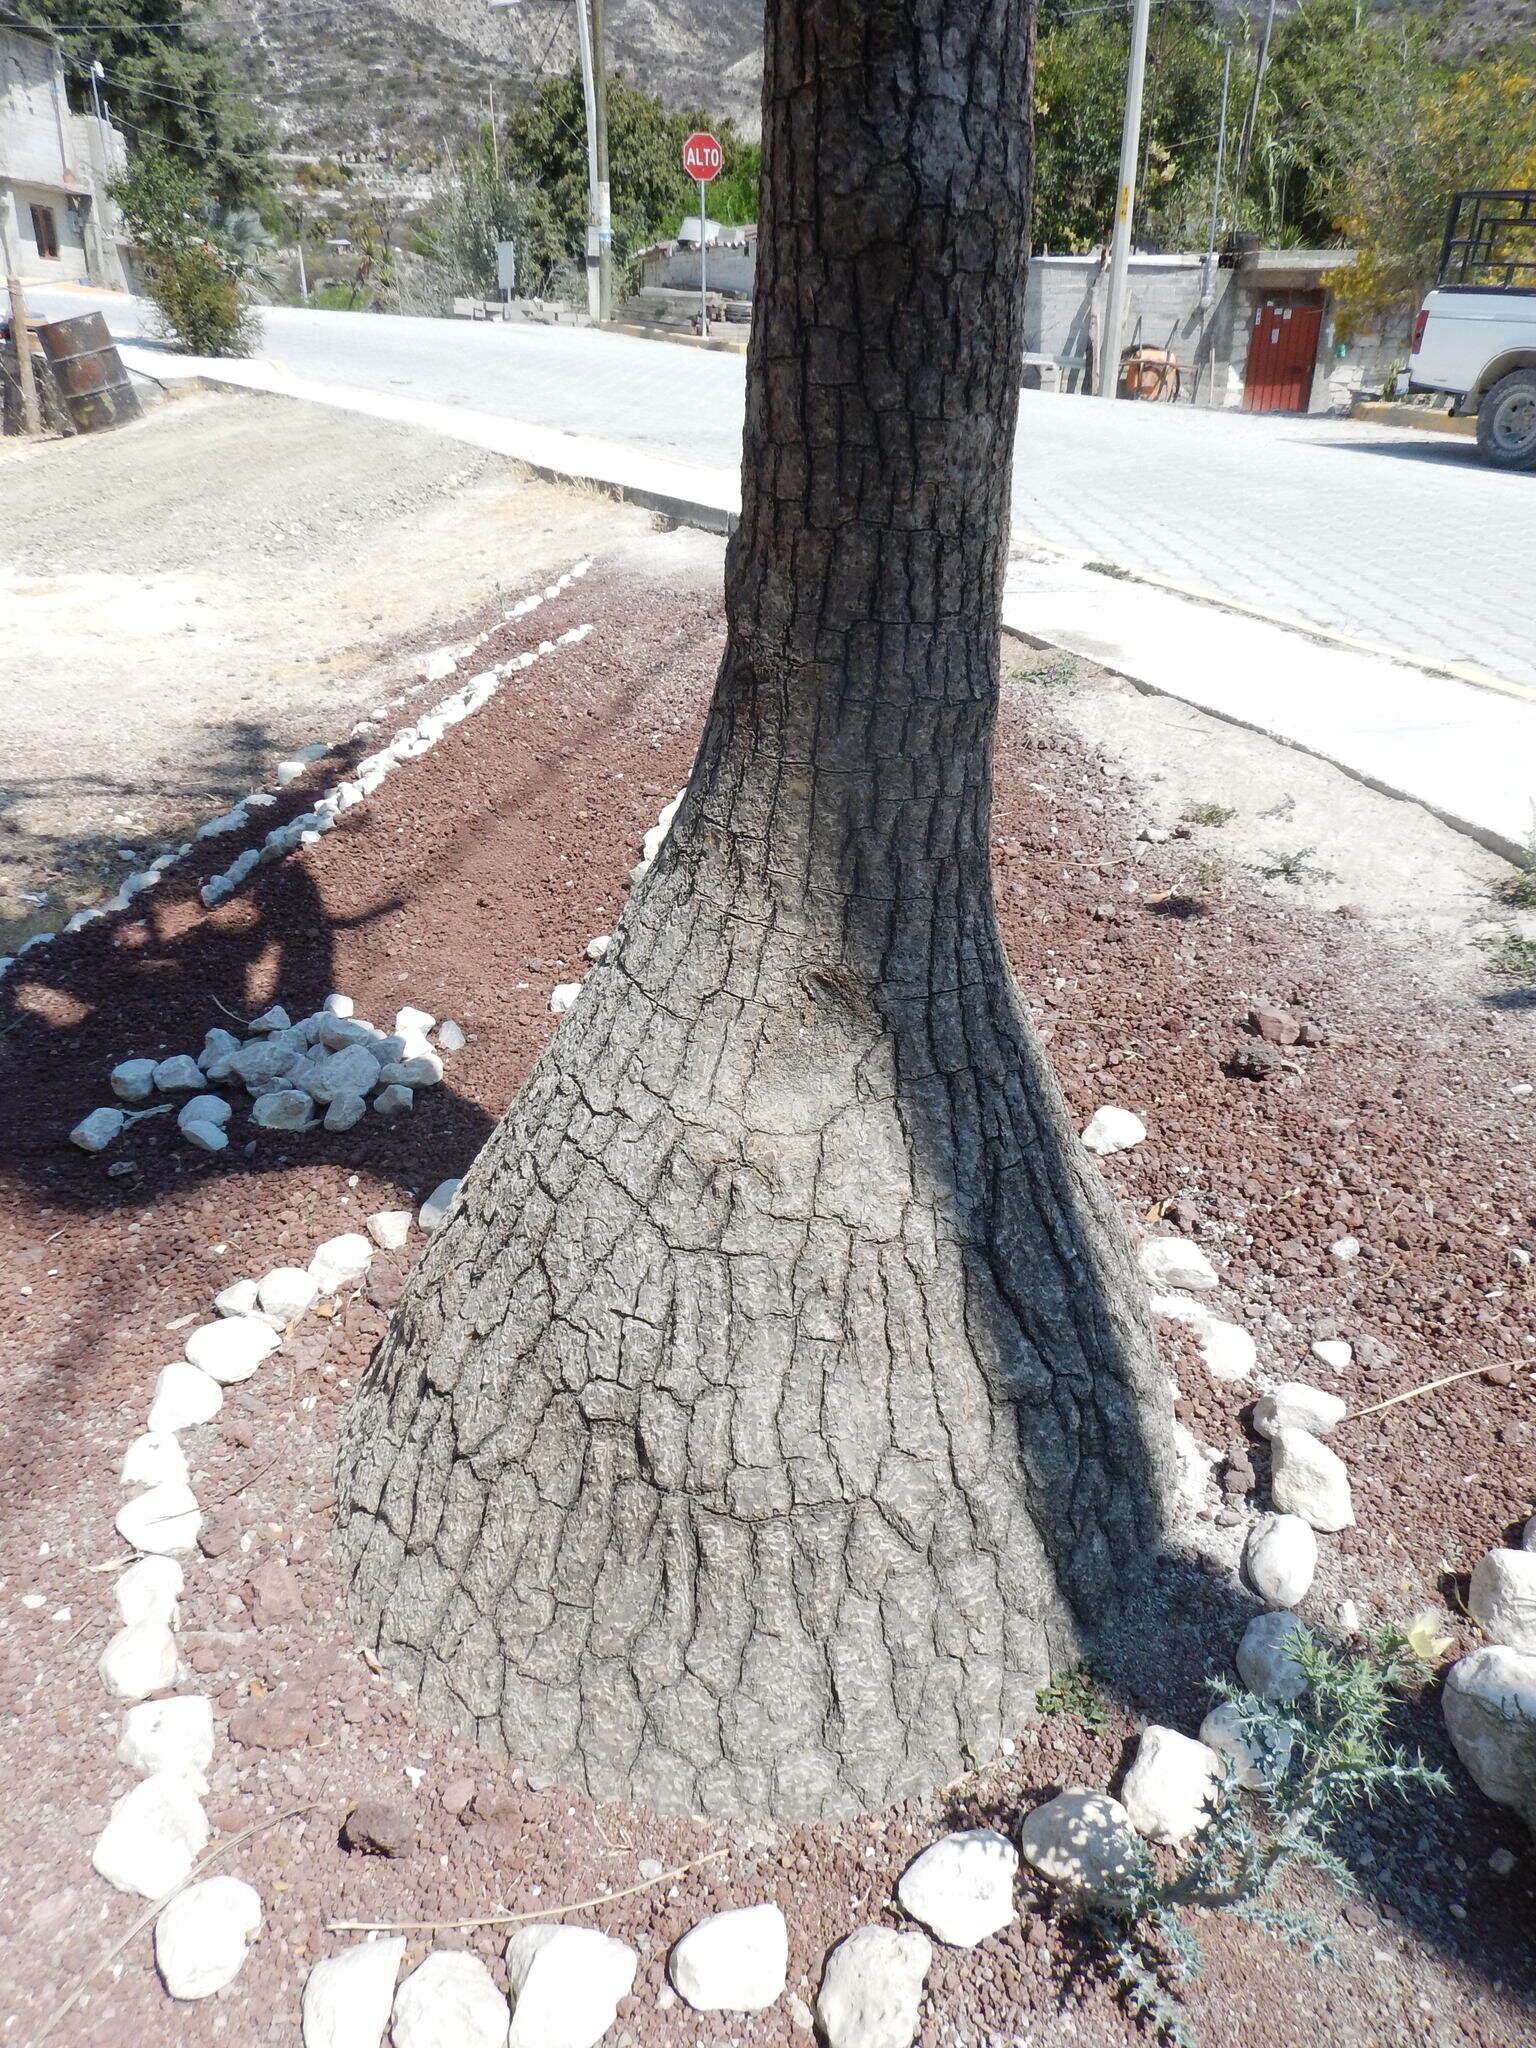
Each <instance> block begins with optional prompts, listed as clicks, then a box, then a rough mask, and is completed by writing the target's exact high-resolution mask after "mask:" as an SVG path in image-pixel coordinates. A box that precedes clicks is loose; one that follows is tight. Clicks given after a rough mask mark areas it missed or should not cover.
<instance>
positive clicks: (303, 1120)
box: [251, 1088, 315, 1131]
mask: <svg viewBox="0 0 1536 2048" xmlns="http://www.w3.org/2000/svg"><path fill="white" fill-rule="evenodd" d="M314 1120H315V1104H314V1098H313V1097H312V1096H309V1095H306V1094H305V1093H304V1092H303V1091H302V1090H301V1089H298V1088H275V1089H273V1090H271V1091H270V1093H268V1094H266V1095H258V1096H257V1098H256V1101H255V1103H254V1105H253V1106H252V1109H251V1122H252V1123H253V1124H259V1125H260V1126H261V1128H262V1129H263V1130H264V1131H305V1130H308V1128H309V1126H310V1125H311V1124H312V1123H313V1122H314Z"/></svg>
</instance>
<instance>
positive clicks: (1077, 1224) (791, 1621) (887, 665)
mask: <svg viewBox="0 0 1536 2048" xmlns="http://www.w3.org/2000/svg"><path fill="white" fill-rule="evenodd" d="M768 16H769V19H768V42H767V57H766V75H765V86H764V144H765V147H764V161H765V192H764V199H765V205H764V208H763V221H762V227H763V240H762V245H761V249H760V258H759V268H758V302H757V307H756V321H755V326H754V333H753V340H752V355H751V359H750V362H749V373H748V393H749V396H748V413H747V432H746V447H745V463H744V491H743V513H742V523H741V529H740V532H739V534H738V535H737V537H736V539H735V540H734V541H733V543H732V546H731V551H730V556H729V560H728V565H727V577H726V591H727V613H728V622H729V638H728V644H727V651H726V655H725V660H724V664H723V667H722V670H721V675H720V679H719V683H718V685H717V688H716V692H715V698H714V702H713V704H712V706H711V709H710V713H709V718H708V722H707V725H706V728H705V733H704V737H703V741H702V744H701V747H700V751H699V757H698V761H697V764H696V766H695V769H694V773H693V777H692V780H691V782H690V785H689V790H688V795H687V798H686V801H685V802H684V804H683V807H682V809H681V811H680V813H679V815H678V818H677V821H676V823H675V825H674V827H673V830H672V832H671V835H670V837H669V839H668V840H667V842H666V844H665V846H664V847H663V850H662V852H661V855H660V857H659V859H658V860H657V862H656V865H655V867H654V868H653V870H652V871H651V872H650V874H649V875H648V876H647V877H646V879H645V880H644V881H643V882H642V883H641V885H640V886H639V888H638V889H637V890H636V892H635V894H634V896H633V898H632V899H631V902H630V904H629V907H628V909H627V911H626V913H625V916H624V919H623V921H622V924H621V926H620V929H619V933H618V936H617V939H616V942H615V945H614V947H613V948H612V950H611V951H610V952H609V954H608V956H607V958H606V959H605V960H604V961H603V962H602V963H601V965H600V966H599V967H597V968H596V969H594V971H593V973H592V974H591V976H590V977H589V978H588V983H587V986H586V988H585V990H584V991H583V994H582V998H581V1000H580V1002H579V1003H578V1004H577V1006H576V1008H575V1009H574V1010H573V1011H572V1012H571V1013H570V1015H569V1016H568V1017H567V1018H566V1019H565V1021H564V1023H563V1024H562V1025H561V1027H560V1029H559V1031H558V1032H557V1034H556V1036H555V1039H554V1041H553V1043H552V1045H551V1047H550V1049H549V1051H548V1052H547V1053H546V1054H545V1056H544V1058H543V1059H542V1060H541V1061H540V1063H539V1065H538V1067H537V1068H536V1069H535V1071H534V1073H533V1075H532V1076H531V1077H530V1079H529V1082H528V1084H527V1086H526V1087H525V1088H524V1090H523V1092H522V1094H521V1095H520V1097H519V1098H518V1100H517V1102H516V1103H515V1104H514V1105H513V1107H512V1109H511V1111H510V1112H509V1114H508V1116H507V1117H506V1119H505V1121H504V1122H503V1123H502V1125H501V1127H500V1129H499V1130H498V1131H497V1132H496V1134H495V1136H494V1137H493V1138H492V1139H491V1140H490V1142H489V1143H488V1144H487V1145H486V1147H485V1149H484V1151H483V1152H482V1153H481V1155H480V1157H479V1158H478V1159H477V1161H476V1162H475V1165H474V1167H473V1168H472V1170H471V1172H470V1174H469V1176H468V1178H467V1180H466V1182H465V1185H464V1188H463V1191H462V1194H461V1196H460V1199H459V1201H458V1202H457V1203H456V1205H455V1207H454V1209H453V1211H452V1212H451V1214H450V1216H449V1218H448V1220H447V1222H446V1223H445V1224H444V1226H443V1228H442V1229H441V1230H440V1232H439V1233H438V1235H437V1236H436V1237H435V1238H434V1239H433V1241H432V1243H431V1245H430V1247H429V1248H428V1250H427V1252H426V1253H425V1255H424V1257H423V1259H422V1261H421V1263H420V1265H419V1267H418V1268H417V1270H416V1272H415V1273H414V1274H413V1275H412V1278H411V1282H410V1284H409V1286H408V1288H407V1290H406V1293H405V1296H404V1298H403V1299H402V1301H401V1304H400V1306H399V1309H398V1310H397V1312H396V1315H395V1319H394V1323H393V1326H392V1328H391V1330H390V1333H389V1335H388V1336H387V1338H386V1339H385V1341H384V1343H383V1344H382V1345H381V1347H380V1350H379V1353H378V1356H377V1357H376V1359H375V1361H374V1363H373V1366H372V1367H371V1369H370V1372H369V1374H368V1377H367V1380H366V1383H365V1385H364V1387H363V1388H362V1390H361V1391H360V1394H359V1396H358V1400H357V1404H356V1407H355V1409H354V1411H353V1414H352V1417H351V1421H350V1425H349V1428H348V1431H347V1435H346V1440H345V1442H344V1445H343V1448H342V1454H341V1460H340V1486H339V1495H340V1517H339V1521H340V1541H341V1547H342V1554H343V1558H344V1562H345V1567H346V1572H347V1576H348V1579H349V1582H350V1587H351V1599H352V1605H353V1612H354V1616H355V1619H356V1621H357V1623H358V1625H359V1627H360V1628H361V1629H362V1631H363V1632H364V1634H365V1636H366V1638H367V1640H368V1641H369V1642H370V1644H372V1645H373V1647H374V1648H375V1649H376V1650H377V1653H378V1655H379V1656H380V1657H381V1658H382V1659H383V1661H384V1664H385V1666H386V1668H387V1669H388V1670H389V1671H390V1672H391V1673H392V1674H393V1675H394V1676H396V1677H397V1678H398V1679H399V1680H400V1681H402V1682H403V1683H404V1684H405V1685H407V1686H408V1687H409V1688H410V1689H412V1690H413V1691H415V1692H417V1693H418V1694H419V1695H420V1697H421V1699H422V1701H423V1703H424V1704H425V1705H426V1706H427V1707H428V1708H429V1709H430V1710H431V1711H433V1712H434V1713H437V1714H439V1715H441V1716H444V1717H446V1718H447V1719H449V1720H451V1721H452V1722H454V1723H455V1724H457V1725H459V1726H460V1727H462V1728H463V1729H465V1730H466V1731H468V1732H471V1733H473V1734H475V1735H476V1736H478V1737H479V1738H480V1740H482V1741H483V1742H485V1743H487V1744H489V1745H490V1746H492V1747H494V1748H496V1749H498V1750H503V1751H505V1752H506V1753H507V1754H509V1755H510V1756H511V1757H513V1758H514V1759H515V1760H516V1761H518V1762H520V1763H522V1764H523V1765H525V1766H526V1767H527V1768H528V1771H529V1774H530V1776H531V1777H532V1778H533V1779H534V1781H535V1782H541V1781H555V1780H558V1781H560V1782H563V1783H569V1784H575V1785H580V1786H584V1787H586V1788H588V1789H589V1790H591V1791H592V1792H594V1793H597V1794H600V1795H616V1796H624V1797H638V1798H644V1799H649V1800H652V1801H655V1802H658V1803H660V1804H663V1805H668V1806H680V1807H698V1808H702V1809H705V1810H707V1811H713V1812H753V1813H770V1814H774V1815H777V1816H779V1817H781V1818H800V1817H809V1816H816V1815H822V1814H831V1813H838V1812H846V1811H849V1810H853V1809H859V1808H868V1807H874V1806H878V1805H880V1804H882V1803H885V1802H888V1801H891V1800H894V1799H897V1798H900V1797H902V1796H905V1795H908V1794H921V1793H926V1792H927V1791H929V1790H931V1789H932V1788H933V1787H934V1786H935V1785H938V1784H941V1783H944V1782H946V1781H947V1780H949V1779H951V1778H953V1777H954V1776H956V1775H957V1774H958V1773H960V1772H961V1771H963V1770H965V1769H966V1768H968V1767H969V1766H971V1765H974V1764H976V1763H979V1762H982V1761H984V1760H985V1759H987V1758H988V1757H990V1756H991V1755H992V1754H993V1752H994V1751H995V1749H996V1746H997V1744H998V1742H999V1740H1000V1738H1001V1737H1002V1736H1003V1735H1004V1734H1005V1733H1006V1732H1007V1731H1008V1730H1009V1729H1010V1728H1013V1727H1016V1726H1017V1725H1018V1724H1019V1723H1020V1722H1021V1721H1022V1720H1024V1719H1025V1718H1027V1717H1028V1715H1029V1714H1030V1712H1031V1710H1032V1707H1033V1693H1034V1690H1035V1688H1036V1687H1038V1686H1039V1685H1040V1684H1042V1683H1043V1682H1044V1681H1045V1680H1046V1678H1047V1677H1048V1676H1049V1674H1050V1672H1051V1671H1052V1669H1053V1668H1058V1667H1059V1666H1060V1664H1061V1663H1062V1662H1064V1661H1069V1660H1071V1659H1072V1658H1074V1657H1075V1656H1077V1655H1079V1654H1081V1650H1080V1642H1081V1637H1082V1633H1083V1630H1084V1626H1085V1625H1086V1624H1090V1623H1093V1622H1095V1621H1097V1620H1099V1619H1101V1618H1102V1617H1104V1616H1105V1615H1107V1614H1108V1613H1109V1612H1111V1611H1112V1609H1113V1605H1114V1602H1115V1599H1116V1597H1117V1595H1118V1594H1119V1593H1120V1592H1121V1591H1122V1590H1123V1587H1124V1586H1125V1584H1126V1583H1127V1582H1128V1581H1129V1580H1131V1579H1132V1578H1134V1576H1135V1574H1136V1572H1137V1570H1138V1569H1139V1565H1140V1562H1141V1559H1142V1557H1143V1555H1144V1553H1145V1551H1146V1550H1147V1548H1148V1547H1149V1546H1150V1545H1152V1544H1153V1543H1154V1542H1155V1540H1156V1536H1157V1530H1158V1503H1159V1497H1160V1475H1161V1473H1162V1472H1163V1470H1164V1469H1165V1465H1166V1444H1167V1431H1168V1415H1167V1402H1166V1398H1165V1396H1164V1395H1163V1394H1162V1393H1161V1392H1160V1391H1159V1389H1160V1381H1159V1376H1158V1372H1157V1367H1156V1360H1155V1356H1154V1352H1153V1347H1152V1342H1151V1337H1150V1332H1149V1327H1148V1323H1147V1315H1146V1309H1145V1306H1144V1293H1143V1290H1142V1288H1141V1286H1140V1284H1139V1282H1138V1280H1137V1278H1136V1276H1135V1273H1134V1269H1133V1266H1132V1262H1131V1259H1130V1255H1129V1251H1128V1248H1127V1244H1126V1240H1125V1236H1124V1232H1123V1230H1122V1228H1121V1226H1120V1224H1119V1221H1118V1219H1117V1217H1116V1216H1115V1214H1114V1212H1113V1209H1112V1207H1111V1204H1110V1202H1109V1200H1108V1198H1107V1196H1106V1194H1105V1192H1104V1190H1103V1186H1102V1183H1101V1181H1100V1179H1099V1176H1098V1174H1097V1171H1096V1170H1095V1169H1094V1168H1093V1167H1092V1166H1091V1165H1090V1164H1089V1163H1088V1161H1087V1160H1086V1158H1085V1157H1084V1155H1083V1152H1082V1149H1081V1146H1080V1145H1079V1144H1078V1142H1077V1139H1076V1137H1075V1135H1074V1133H1073V1132H1072V1130H1071V1129H1070V1127H1069V1125H1068V1123H1067V1120H1066V1114H1065V1109H1064V1105H1063V1103H1062V1100H1061V1096H1060V1093H1059V1090H1058V1088H1057V1086H1056V1083H1055V1080H1054V1078H1053V1076H1052V1075H1051V1073H1050V1070H1049V1068H1048V1067H1047V1065H1046V1063H1045V1060H1044V1058H1043V1056H1042V1054H1041V1052H1040V1050H1039V1048H1038V1046H1037V1045H1036V1043H1035V1042H1034V1040H1033V1038H1032V1036H1031V1034H1030V1031H1029V1028H1028V1026H1027V1023H1026V1021H1025V1018H1024V1015H1023V1011H1022V1008H1021V1005H1020V1003H1019V1001H1018V998H1017V995H1016V992H1015V990H1014V986H1013V982H1012V979H1011V977H1010V974H1009V971H1008V967H1007V963H1006V961H1005V959H1004V957H1003V952H1002V947H1001V943H1000V940H999V937H998V931H997V925H996V920H995V914H994V906H993V900H992V891H991V880H990V871H989V863H988V831H989V806H990V787H991V768H992V733H993V726H994V721H995V717H996V709H997V692H998V636H999V602H1000V587H1001V575H1002V567H1003V561H1004V557H1005V552H1006V543H1007V535H1008V506H1009V468H1010V455H1011V449H1012V437H1013V427H1014V415H1015V408H1016V403H1017V399H1016V393H1017V385H1018V375H1017V363H1018V358H1019V347H1020V341H1019V335H1020V317H1021V309H1022V304H1023V287H1024V260H1025V242H1026V232H1027V219H1028V184H1029V130H1028V106H1029V72H1030V54H1031V52H1030V25H1029V16H1028V9H1027V7H1026V5H1025V4H1023V0H998V4H994V5H964V4H960V0H900V4H897V0H887V4H879V0H875V4H864V5H859V4H856V0H770V6H769V9H768Z"/></svg>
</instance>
